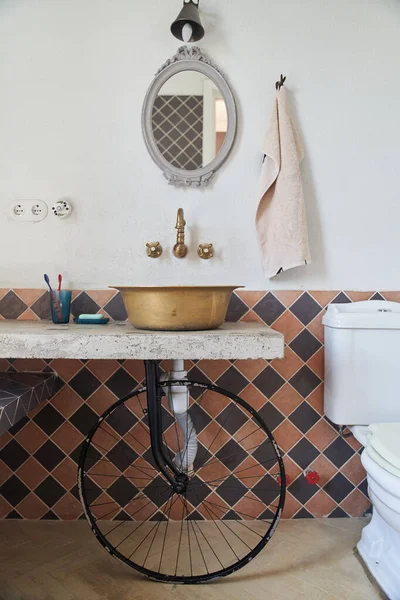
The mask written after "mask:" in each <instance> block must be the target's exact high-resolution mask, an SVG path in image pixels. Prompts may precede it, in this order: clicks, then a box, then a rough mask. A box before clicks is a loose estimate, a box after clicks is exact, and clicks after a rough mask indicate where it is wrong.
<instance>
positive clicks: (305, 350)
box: [289, 329, 322, 362]
mask: <svg viewBox="0 0 400 600" xmlns="http://www.w3.org/2000/svg"><path fill="white" fill-rule="evenodd" d="M289 346H290V348H291V349H292V350H293V351H294V352H296V354H297V355H298V356H300V358H301V360H303V361H304V362H307V361H308V359H309V358H311V357H312V356H313V354H315V353H316V352H317V350H319V349H320V348H321V347H322V344H321V342H320V341H319V340H317V338H316V337H314V336H313V335H312V333H310V332H309V331H308V329H303V331H302V332H301V333H299V335H298V336H297V337H295V338H294V340H293V341H292V342H291V343H290V344H289Z"/></svg>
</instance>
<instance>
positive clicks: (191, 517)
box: [188, 510, 225, 521]
mask: <svg viewBox="0 0 400 600" xmlns="http://www.w3.org/2000/svg"><path fill="white" fill-rule="evenodd" d="M222 518H225V517H222ZM188 520H189V521H205V518H204V517H203V515H202V514H201V513H199V512H197V510H193V511H192V512H191V513H190V515H189V516H188Z"/></svg>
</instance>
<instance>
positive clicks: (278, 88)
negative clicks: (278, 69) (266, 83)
mask: <svg viewBox="0 0 400 600" xmlns="http://www.w3.org/2000/svg"><path fill="white" fill-rule="evenodd" d="M285 81H286V77H284V76H283V75H282V74H281V78H280V80H279V81H277V82H276V83H275V89H276V90H277V91H278V92H279V90H280V89H281V87H283V85H284V83H285Z"/></svg>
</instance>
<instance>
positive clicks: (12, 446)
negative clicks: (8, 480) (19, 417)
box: [0, 440, 29, 471]
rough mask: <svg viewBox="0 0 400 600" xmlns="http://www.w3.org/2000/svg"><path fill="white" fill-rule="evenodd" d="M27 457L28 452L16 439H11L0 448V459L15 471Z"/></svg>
mask: <svg viewBox="0 0 400 600" xmlns="http://www.w3.org/2000/svg"><path fill="white" fill-rule="evenodd" d="M27 458H29V454H28V452H27V451H26V450H25V449H24V448H23V447H22V446H21V445H20V444H19V443H18V442H17V441H16V440H11V441H10V442H8V444H6V445H5V446H4V448H2V449H1V450H0V459H1V460H2V461H4V462H5V464H6V465H7V466H8V467H10V469H11V470H12V471H16V470H17V469H18V467H20V466H21V465H22V463H24V462H25V461H26V460H27Z"/></svg>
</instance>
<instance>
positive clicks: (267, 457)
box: [249, 438, 278, 471]
mask: <svg viewBox="0 0 400 600" xmlns="http://www.w3.org/2000/svg"><path fill="white" fill-rule="evenodd" d="M251 451H252V449H251V448H250V449H249V452H251ZM252 456H253V458H255V460H256V461H257V462H258V463H259V464H260V465H262V466H263V467H264V468H265V469H267V470H268V471H271V470H272V469H273V468H274V466H275V464H277V460H278V459H277V457H276V453H275V448H274V446H273V445H272V444H271V442H270V440H269V438H268V439H266V440H265V441H264V442H262V443H261V444H259V445H257V448H255V449H254V452H252Z"/></svg>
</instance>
